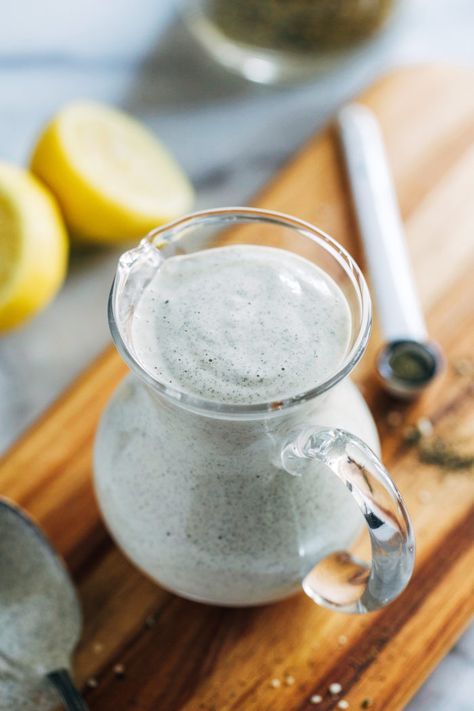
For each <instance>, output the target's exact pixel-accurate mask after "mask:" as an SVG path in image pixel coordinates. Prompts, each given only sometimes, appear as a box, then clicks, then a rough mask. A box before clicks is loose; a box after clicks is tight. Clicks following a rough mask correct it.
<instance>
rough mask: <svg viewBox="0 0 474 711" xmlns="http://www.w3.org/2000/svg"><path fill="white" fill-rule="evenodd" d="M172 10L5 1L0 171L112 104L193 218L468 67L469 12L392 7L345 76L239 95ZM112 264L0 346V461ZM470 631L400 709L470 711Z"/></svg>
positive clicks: (67, 359) (81, 361)
mask: <svg viewBox="0 0 474 711" xmlns="http://www.w3.org/2000/svg"><path fill="white" fill-rule="evenodd" d="M175 4H176V3H175V2H173V1H172V0H114V3H112V2H104V3H97V2H95V0H82V2H81V3H65V2H61V0H42V2H41V3H36V2H34V0H16V2H15V3H7V4H6V6H5V7H3V8H2V22H1V23H0V88H1V91H0V159H4V160H12V161H15V162H19V163H24V162H25V161H26V160H27V158H28V151H29V150H30V147H31V145H32V141H33V140H34V137H35V135H36V134H37V132H38V131H39V129H40V128H41V126H42V124H43V123H44V121H45V120H46V119H47V118H48V117H49V116H50V115H51V114H52V113H53V112H54V111H55V110H56V109H57V108H59V107H60V106H61V105H62V104H64V103H66V102H68V101H71V100H73V99H77V98H84V97H87V98H93V99H97V100H100V101H106V102H111V103H113V104H116V105H118V106H120V107H122V108H124V109H125V110H127V111H130V112H131V113H133V114H135V115H136V116H138V117H139V118H141V119H142V120H143V121H144V122H145V123H147V124H148V125H149V126H150V127H151V128H153V129H154V130H156V132H157V133H158V134H159V135H160V137H161V138H162V140H163V141H164V142H165V143H166V144H167V145H168V146H169V148H170V149H171V150H172V151H173V152H174V153H175V155H176V156H177V158H178V159H179V161H180V162H181V164H182V165H183V166H184V168H185V169H186V171H187V173H188V174H189V175H190V177H191V179H192V181H193V183H194V185H195V187H196V190H197V195H198V200H197V207H212V206H219V205H224V204H244V203H245V202H246V201H247V200H248V198H249V197H250V196H251V195H252V193H253V192H254V191H255V190H256V189H257V188H258V187H259V186H261V185H262V184H263V183H264V182H265V181H266V180H267V179H268V178H269V177H270V175H271V174H272V173H274V172H275V170H276V169H277V168H278V167H279V166H280V165H281V163H282V162H283V161H284V160H285V159H286V158H287V157H288V156H289V155H290V154H291V153H292V151H293V150H294V149H295V148H296V147H297V146H298V145H300V144H301V143H302V142H303V141H304V139H306V138H307V137H308V136H309V135H310V134H311V133H312V132H313V131H314V130H315V129H317V128H318V127H320V126H322V125H323V124H324V122H325V121H326V120H327V119H328V118H329V116H330V115H331V114H332V113H333V111H334V110H335V108H336V107H337V106H339V105H340V104H341V103H343V101H344V100H345V99H347V98H348V97H350V96H351V95H353V94H355V93H357V91H358V90H360V89H361V88H363V87H364V86H365V85H367V84H368V83H370V81H372V80H373V79H374V78H375V77H377V76H378V75H379V74H381V73H382V72H383V71H384V70H386V69H389V68H391V67H393V66H399V65H402V64H408V63H414V62H419V61H448V62H451V63H457V64H468V65H473V64H474V43H473V41H472V28H473V27H474V3H472V0H450V2H447V1H446V0H409V1H406V2H402V3H401V6H400V9H399V12H398V16H397V18H396V20H395V22H394V23H393V24H392V26H391V28H390V30H389V31H388V32H386V33H385V34H384V35H383V36H382V37H380V38H379V39H377V40H376V41H374V42H372V44H371V45H370V46H367V47H366V48H365V49H364V51H361V52H358V53H357V54H356V55H355V56H354V57H353V59H352V60H351V61H350V62H348V63H346V64H345V65H343V66H339V67H338V68H336V69H334V70H332V71H331V72H330V73H328V74H326V75H321V76H319V77H318V78H317V79H316V80H315V81H314V82H312V83H308V84H305V85H302V86H299V87H291V88H279V89H275V88H273V89H272V88H266V87H261V86H256V85H252V84H249V83H247V82H246V81H244V80H242V79H240V78H238V77H235V76H233V75H230V74H228V73H226V72H225V71H224V70H222V69H221V68H220V67H218V66H216V65H215V64H213V62H212V61H211V60H210V59H208V58H207V57H206V56H205V55H204V54H203V53H202V51H201V50H200V48H199V47H197V46H196V44H195V42H194V41H193V40H192V39H191V38H190V36H189V35H188V33H187V31H186V29H185V28H184V27H183V26H182V24H181V23H180V21H179V20H178V19H177V17H176V13H175V7H174V6H175ZM117 254H118V252H117V251H113V250H112V251H110V250H109V251H105V250H104V251H89V252H82V253H75V254H73V256H72V259H71V266H70V271H69V275H68V279H67V282H66V284H65V287H64V288H63V290H62V291H61V293H60V294H59V296H58V297H57V298H56V300H55V301H54V302H53V303H52V304H51V305H50V306H49V307H48V308H47V309H46V310H45V311H44V312H43V313H42V314H40V315H39V316H38V317H37V318H36V319H34V320H33V321H31V322H30V323H29V324H27V325H26V326H25V327H23V328H22V329H20V330H18V331H16V332H14V333H12V334H10V335H8V336H5V337H3V338H2V339H1V340H0V452H1V451H3V450H5V449H6V448H7V447H8V445H9V444H11V442H12V441H13V440H14V439H15V438H16V437H17V436H18V434H19V433H20V432H21V431H22V430H24V429H25V428H26V427H27V426H28V425H29V424H30V423H31V422H32V421H33V420H34V419H35V418H36V417H37V416H38V415H39V414H40V413H41V411H42V410H43V409H44V408H45V407H46V406H47V405H48V404H49V403H50V402H51V401H52V400H54V399H55V398H56V396H57V395H58V394H59V393H60V392H61V390H62V389H63V388H64V387H65V386H66V385H67V384H68V383H69V382H70V381H71V380H72V379H73V378H74V377H75V376H76V375H77V374H78V373H79V372H80V371H81V370H82V368H83V367H84V366H85V365H86V364H87V363H88V362H89V361H90V360H91V359H92V358H93V357H94V356H96V355H97V354H98V353H99V352H100V351H101V350H102V349H103V348H104V346H105V345H106V344H107V342H108V341H109V333H108V327H107V322H106V314H105V303H106V298H107V294H108V290H109V287H110V282H111V279H112V275H113V273H114V269H115V264H116V258H117ZM473 698H474V630H471V631H469V632H468V633H466V634H465V635H464V636H463V638H462V639H461V640H460V642H459V643H458V644H457V645H456V646H455V647H454V649H453V650H452V651H451V653H450V654H449V655H448V656H447V657H446V659H445V660H444V661H443V662H442V663H441V664H440V665H439V667H438V668H437V669H436V671H435V672H434V673H433V674H432V676H431V677H430V678H429V679H428V681H427V682H426V684H425V685H424V686H423V687H422V689H421V690H420V691H419V692H418V694H417V695H416V697H415V698H414V699H413V700H412V702H411V703H410V704H409V705H408V707H407V708H408V709H409V711H468V710H469V709H472V703H473V702H472V699H473Z"/></svg>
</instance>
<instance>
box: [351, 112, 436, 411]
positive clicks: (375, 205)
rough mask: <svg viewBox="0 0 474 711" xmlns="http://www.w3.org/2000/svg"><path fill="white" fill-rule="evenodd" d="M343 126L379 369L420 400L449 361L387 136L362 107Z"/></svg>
mask: <svg viewBox="0 0 474 711" xmlns="http://www.w3.org/2000/svg"><path fill="white" fill-rule="evenodd" d="M338 123H339V130H340V134H341V139H342V146H343V149H344V155H345V159H346V165H347V170H348V174H349V181H350V185H351V190H352V196H353V200H354V205H355V209H356V213H357V219H358V223H359V229H360V233H361V236H362V239H363V242H364V247H365V254H366V258H367V263H368V265H369V270H370V276H371V281H372V284H373V287H374V290H375V295H376V298H377V307H378V317H379V322H380V327H381V330H382V334H383V337H384V340H385V345H384V346H383V348H382V350H381V351H380V353H379V356H378V359H377V371H378V374H379V376H380V378H381V380H382V383H383V384H384V386H385V387H386V389H387V390H388V391H389V392H391V393H392V394H394V395H397V396H399V397H404V398H410V397H414V396H415V395H417V394H419V393H420V392H421V391H422V390H423V389H424V388H425V387H426V386H427V385H428V384H429V383H430V382H431V381H432V380H433V378H434V377H435V376H436V375H437V373H438V372H439V370H440V369H441V366H442V363H443V357H442V353H441V350H440V348H439V346H438V345H437V344H436V343H434V342H432V341H430V340H428V334H427V330H426V326H425V322H424V319H423V314H422V311H421V307H420V304H419V301H418V296H417V293H416V290H415V286H414V280H413V275H412V272H411V269H410V264H409V259H408V253H407V250H406V245H405V238H404V233H403V225H402V221H401V218H400V212H399V209H398V204H397V197H396V193H395V189H394V186H393V181H392V178H391V175H390V171H389V167H388V161H387V157H386V154H385V148H384V144H383V137H382V132H381V130H380V126H379V124H378V121H377V119H376V117H375V115H374V114H373V112H372V111H370V109H368V108H367V107H366V106H362V105H361V104H349V105H348V106H346V107H344V108H343V109H342V110H341V111H340V113H339V116H338Z"/></svg>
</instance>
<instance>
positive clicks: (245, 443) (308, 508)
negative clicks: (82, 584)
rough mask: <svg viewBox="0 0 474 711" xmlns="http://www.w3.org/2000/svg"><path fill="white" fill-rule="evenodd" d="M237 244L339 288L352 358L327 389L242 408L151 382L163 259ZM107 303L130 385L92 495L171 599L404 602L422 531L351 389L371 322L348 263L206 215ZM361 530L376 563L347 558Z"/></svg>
mask: <svg viewBox="0 0 474 711" xmlns="http://www.w3.org/2000/svg"><path fill="white" fill-rule="evenodd" d="M230 243H232V244H242V245H252V244H254V245H260V246H266V247H279V248H282V247H283V248H285V249H287V251H288V252H289V253H290V252H292V253H295V254H299V255H300V256H305V257H308V258H309V259H310V260H311V261H313V262H314V263H315V264H316V265H317V266H318V267H320V268H321V269H323V270H324V271H325V272H326V273H327V274H328V275H330V276H331V277H332V278H333V279H334V281H335V282H336V283H337V284H338V286H339V287H340V289H341V290H342V292H343V294H344V295H345V296H346V298H347V303H348V306H349V308H350V311H351V320H352V326H351V333H350V334H349V337H350V346H349V351H348V353H347V356H346V359H345V361H344V362H343V363H342V364H341V365H340V367H339V369H338V371H337V372H334V374H333V375H332V376H331V377H330V378H328V380H326V382H324V383H320V384H319V385H317V384H315V386H314V387H313V388H312V389H310V390H308V391H307V392H304V393H300V394H298V395H294V396H293V397H290V398H287V399H286V400H281V401H272V402H259V403H254V404H251V405H250V404H249V405H237V404H231V403H227V402H217V401H212V400H206V399H204V398H202V397H201V396H197V395H195V394H191V393H188V392H185V391H184V390H178V389H175V387H174V386H170V384H169V382H168V381H167V380H166V381H161V380H160V379H159V377H158V376H157V375H156V372H155V371H154V370H153V371H151V370H147V368H146V366H145V365H144V364H143V362H142V361H141V357H140V354H139V353H138V352H137V351H136V349H135V346H134V344H133V341H132V340H131V338H130V334H131V323H132V321H133V319H134V314H135V309H136V307H137V304H138V303H139V301H140V298H141V296H142V294H143V291H144V289H145V288H146V287H147V285H148V284H149V283H150V280H151V279H152V278H153V276H154V275H155V274H156V271H157V270H158V269H160V268H161V266H162V264H163V262H164V260H166V259H169V258H170V257H174V256H176V255H184V254H188V255H189V254H192V253H194V252H196V251H201V250H203V249H204V250H205V249H211V248H213V247H216V246H218V245H221V246H222V245H227V244H230ZM109 306H110V310H109V318H110V326H111V330H112V335H113V338H114V340H115V343H116V345H117V347H118V349H119V351H120V353H121V355H122V356H123V358H124V359H125V360H126V362H127V363H128V364H129V365H130V368H131V370H132V374H131V375H130V376H129V377H127V378H126V380H125V381H124V382H122V384H120V385H119V387H118V389H117V390H116V392H115V394H114V395H113V396H112V399H111V401H110V403H109V405H108V407H107V409H106V410H105V412H104V414H103V417H102V420H101V423H100V427H99V429H98V432H97V439H96V446H95V457H94V468H95V484H96V492H97V497H98V501H99V504H100V508H101V510H102V513H103V516H104V518H105V521H106V523H107V525H108V528H109V530H110V532H111V533H112V535H113V536H114V537H115V539H116V541H117V542H118V544H119V545H120V546H121V548H122V549H123V550H124V551H125V553H126V554H127V556H128V557H129V558H130V559H131V560H132V561H134V562H135V564H136V565H137V566H138V567H139V568H141V569H142V570H143V571H145V572H146V573H147V574H148V575H149V576H150V577H151V578H152V579H154V580H156V581H157V582H158V583H159V584H160V585H162V586H163V587H165V588H167V589H168V590H173V591H174V592H176V593H178V594H179V595H182V596H184V597H187V598H190V599H192V600H198V601H201V602H206V603H211V604H217V605H239V606H240V605H256V604H263V603H268V602H272V601H274V600H280V599H282V598H284V597H287V596H289V595H292V594H293V593H295V592H297V591H298V590H299V589H300V588H301V587H303V589H304V591H305V592H306V594H307V595H309V597H311V598H312V599H313V600H315V601H316V602H318V603H319V604H322V605H324V606H326V607H329V608H331V609H336V610H339V611H342V612H355V613H363V612H368V611H370V610H375V609H377V608H379V607H381V606H383V605H386V604H387V603H388V602H389V601H390V600H392V599H394V598H395V597H397V595H399V593H400V592H401V591H402V590H403V588H404V587H405V586H406V584H407V582H408V580H409V578H410V575H411V572H412V569H413V562H414V541H413V533H412V529H411V524H410V521H409V519H408V515H407V513H406V510H405V508H404V505H403V502H402V500H401V498H400V495H399V493H398V492H397V490H396V488H395V486H394V484H393V482H392V480H391V478H390V476H389V474H388V472H387V471H386V469H385V468H384V467H383V465H382V463H381V462H380V460H379V458H378V456H377V454H376V453H375V452H374V451H373V450H375V451H376V452H378V450H379V443H378V439H377V434H376V430H375V426H374V423H373V420H372V417H371V415H370V413H369V410H368V408H367V406H366V404H365V402H364V400H363V398H362V396H361V395H360V393H359V391H358V390H357V388H356V387H355V385H353V384H352V383H351V382H350V380H348V376H349V373H350V372H351V371H352V369H353V368H354V367H355V365H356V363H357V362H358V361H359V360H360V358H361V357H362V355H363V353H364V350H365V347H366V344H367V340H368V336H369V330H370V321H371V319H370V299H369V294H368V289H367V285H366V283H365V281H364V278H363V276H362V274H361V272H360V271H359V269H358V267H357V265H356V264H355V263H354V261H353V260H352V258H351V257H350V256H349V254H348V253H347V252H346V251H345V250H344V249H343V248H342V247H341V246H340V245H338V244H337V242H335V241H334V240H332V239H331V238H330V237H329V236H327V235H325V234H324V233H322V232H320V231H319V230H317V229H316V228H315V227H313V226H312V225H310V224H308V223H305V222H302V221H301V220H297V219H296V218H293V217H290V216H287V215H282V214H280V213H275V212H270V211H263V210H257V209H252V208H222V209H218V210H208V211H204V212H200V213H195V214H194V215H189V216H187V217H183V218H181V219H179V220H177V221H176V222H174V223H172V224H170V225H166V226H164V227H161V228H158V229H157V230H155V231H154V232H152V233H151V234H150V235H149V236H148V237H147V238H145V239H144V240H142V242H141V243H140V245H139V246H138V247H136V248H135V249H132V250H130V251H129V252H126V253H125V254H124V255H122V257H121V258H120V261H119V265H118V270H117V276H116V279H115V282H114V286H113V289H112V293H111V298H110V304H109ZM205 307H206V302H205V300H203V303H202V306H201V307H200V308H203V309H204V308H205ZM268 348H269V349H271V348H272V344H271V343H268ZM364 523H365V525H366V526H367V529H368V533H369V537H370V541H371V547H372V565H371V566H367V565H366V564H365V563H364V562H362V561H360V560H358V559H355V558H354V557H353V556H352V555H351V553H350V548H351V545H352V543H353V542H354V540H355V539H356V538H357V536H358V533H359V532H360V529H361V526H363V525H364Z"/></svg>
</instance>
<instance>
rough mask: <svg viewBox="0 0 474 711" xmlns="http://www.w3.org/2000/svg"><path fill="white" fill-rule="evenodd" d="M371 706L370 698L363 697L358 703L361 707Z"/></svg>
mask: <svg viewBox="0 0 474 711" xmlns="http://www.w3.org/2000/svg"><path fill="white" fill-rule="evenodd" d="M371 706H372V699H364V700H363V701H362V703H361V705H360V707H361V709H368V708H370V707H371Z"/></svg>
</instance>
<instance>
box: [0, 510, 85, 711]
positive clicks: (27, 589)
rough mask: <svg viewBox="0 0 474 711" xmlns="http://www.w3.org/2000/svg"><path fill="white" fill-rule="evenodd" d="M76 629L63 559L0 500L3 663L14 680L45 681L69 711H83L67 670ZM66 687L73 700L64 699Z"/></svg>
mask: <svg viewBox="0 0 474 711" xmlns="http://www.w3.org/2000/svg"><path fill="white" fill-rule="evenodd" d="M81 628H82V617H81V611H80V606H79V600H78V598H77V594H76V591H75V589H74V586H73V583H72V581H71V579H70V577H69V574H68V572H67V570H66V568H65V565H64V563H63V561H62V560H61V558H60V557H59V556H58V554H57V553H56V551H55V550H54V548H53V547H52V545H51V543H50V542H49V541H48V539H47V538H46V536H45V534H44V533H43V532H42V530H41V529H40V528H39V526H37V525H36V523H34V521H33V520H32V519H31V518H30V517H29V516H28V514H26V513H25V512H24V511H23V510H22V509H20V508H19V507H18V506H16V505H15V504H13V503H12V502H10V501H8V500H6V499H3V498H0V659H1V660H2V663H3V665H4V666H5V665H6V666H7V667H8V668H9V670H10V672H11V675H12V676H14V677H16V678H18V679H21V678H22V677H23V678H24V679H25V680H30V681H31V679H34V678H35V677H36V678H38V679H41V678H42V677H46V678H47V679H48V680H49V682H50V683H51V684H52V685H53V686H54V687H55V688H56V690H57V691H58V692H59V694H60V696H61V697H62V699H63V701H64V703H65V704H66V707H67V708H68V709H71V710H72V709H77V710H81V711H83V710H85V709H87V707H86V705H85V704H84V702H83V701H82V700H81V699H80V696H79V694H78V692H77V691H76V690H75V689H74V687H73V684H72V681H71V678H70V675H69V672H68V670H69V668H70V664H71V656H72V653H73V651H74V649H75V647H76V645H77V642H78V641H79V638H80V634H81ZM66 687H67V690H68V692H69V693H70V694H72V692H73V691H74V692H75V695H76V700H75V701H74V696H70V698H67V697H66V691H65V689H66ZM71 689H72V691H71ZM77 699H79V701H77ZM73 701H74V703H75V704H76V705H72V702H73ZM79 703H80V704H81V705H78V704H79Z"/></svg>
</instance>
